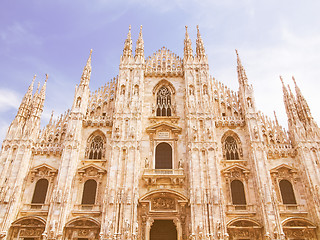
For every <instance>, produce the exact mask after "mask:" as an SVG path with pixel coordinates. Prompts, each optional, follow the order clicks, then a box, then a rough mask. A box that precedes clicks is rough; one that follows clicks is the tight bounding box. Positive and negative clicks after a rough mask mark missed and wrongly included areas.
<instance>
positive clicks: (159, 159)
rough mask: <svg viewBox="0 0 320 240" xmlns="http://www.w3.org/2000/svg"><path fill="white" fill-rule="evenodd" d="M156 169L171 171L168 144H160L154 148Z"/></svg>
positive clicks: (170, 156)
mask: <svg viewBox="0 0 320 240" xmlns="http://www.w3.org/2000/svg"><path fill="white" fill-rule="evenodd" d="M155 168H156V169H172V148H171V146H170V144H168V143H160V144H158V145H157V147H156V159H155Z"/></svg>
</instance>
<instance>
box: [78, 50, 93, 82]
mask: <svg viewBox="0 0 320 240" xmlns="http://www.w3.org/2000/svg"><path fill="white" fill-rule="evenodd" d="M91 54H92V49H91V50H90V55H89V58H88V61H87V64H86V66H85V67H84V69H83V72H82V76H81V81H80V85H84V86H87V85H89V82H90V76H91Z"/></svg>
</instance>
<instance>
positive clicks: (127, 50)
mask: <svg viewBox="0 0 320 240" xmlns="http://www.w3.org/2000/svg"><path fill="white" fill-rule="evenodd" d="M131 56H132V39H131V25H129V32H128V35H127V39H126V41H125V42H124V48H123V57H131Z"/></svg>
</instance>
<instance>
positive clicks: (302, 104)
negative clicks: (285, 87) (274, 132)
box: [292, 76, 312, 121]
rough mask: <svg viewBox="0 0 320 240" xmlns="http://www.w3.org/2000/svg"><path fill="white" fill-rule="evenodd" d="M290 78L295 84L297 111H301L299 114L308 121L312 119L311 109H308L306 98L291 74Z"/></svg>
mask: <svg viewBox="0 0 320 240" xmlns="http://www.w3.org/2000/svg"><path fill="white" fill-rule="evenodd" d="M292 80H293V82H294V86H295V91H296V96H297V105H298V108H299V111H300V112H301V114H303V115H304V116H303V117H304V118H305V119H308V120H309V121H310V120H311V119H312V115H311V111H310V108H309V105H308V103H307V100H306V99H305V98H304V96H303V95H302V93H301V90H300V88H299V87H298V85H297V82H296V80H295V78H294V77H293V76H292Z"/></svg>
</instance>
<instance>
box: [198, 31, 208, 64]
mask: <svg viewBox="0 0 320 240" xmlns="http://www.w3.org/2000/svg"><path fill="white" fill-rule="evenodd" d="M196 44H197V47H196V54H197V55H196V56H197V57H198V58H199V59H202V58H205V57H206V53H205V50H204V44H203V41H202V38H201V35H200V31H199V26H198V25H197V42H196Z"/></svg>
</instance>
